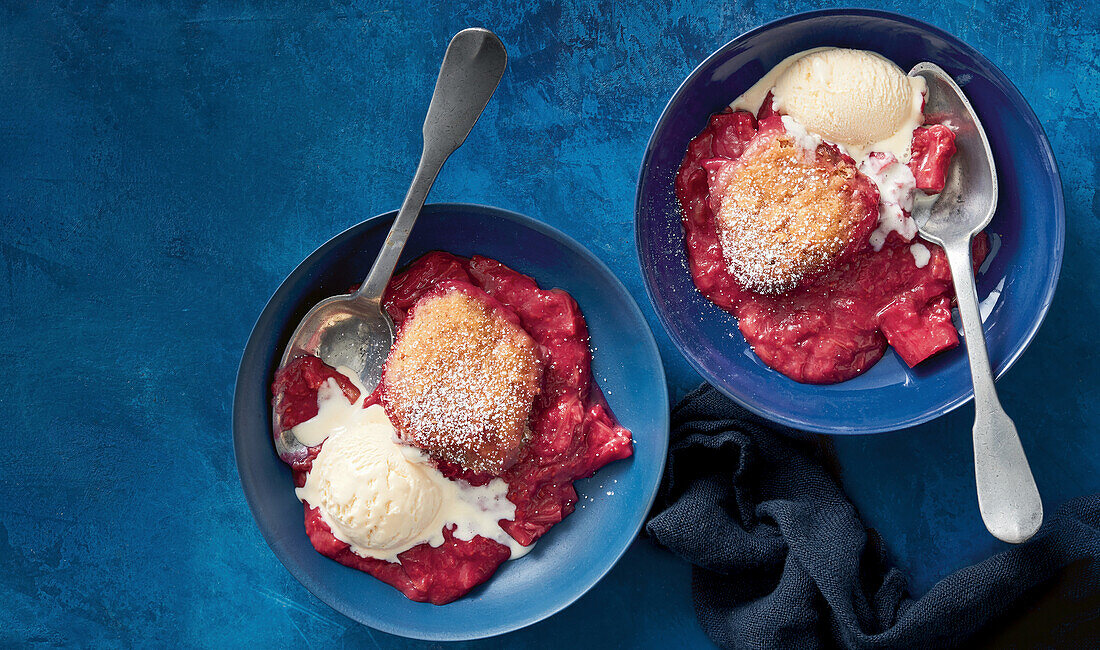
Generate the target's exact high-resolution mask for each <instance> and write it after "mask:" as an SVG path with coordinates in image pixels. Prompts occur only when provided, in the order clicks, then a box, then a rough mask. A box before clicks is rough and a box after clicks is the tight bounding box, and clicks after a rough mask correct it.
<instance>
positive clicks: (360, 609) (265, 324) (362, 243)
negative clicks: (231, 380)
mask: <svg viewBox="0 0 1100 650" xmlns="http://www.w3.org/2000/svg"><path fill="white" fill-rule="evenodd" d="M395 214H396V213H393V212H391V213H389V214H384V215H380V216H377V217H374V218H372V219H369V220H367V221H365V222H363V223H361V224H359V225H358V226H355V227H353V228H351V229H349V230H347V231H345V232H343V233H341V234H339V235H337V236H336V237H334V238H333V239H332V240H330V241H329V242H327V243H326V244H325V245H323V246H321V247H320V248H319V249H317V250H316V251H315V252H314V253H313V254H312V255H310V256H309V257H308V258H306V260H305V261H304V262H302V263H301V265H299V266H298V268H297V269H295V270H294V272H293V273H291V274H290V276H289V277H288V278H287V279H286V280H285V281H284V282H283V284H282V286H280V287H279V289H278V291H276V292H275V295H274V296H272V298H271V300H270V301H269V302H268V304H267V307H265V308H264V310H263V313H262V314H260V318H259V320H258V321H257V322H256V326H255V327H254V328H253V330H252V335H251V336H250V337H249V339H248V346H247V347H246V348H245V352H244V358H243V359H242V360H241V367H240V370H239V371H238V373H237V387H236V391H235V393H234V398H233V400H234V401H233V443H234V451H235V455H236V457H237V470H238V472H239V473H240V476H241V484H242V485H243V486H244V492H245V496H246V497H247V499H248V505H249V507H250V508H251V509H252V514H253V515H254V516H255V518H256V523H257V524H259V527H260V531H261V532H262V533H263V535H264V538H265V539H266V540H267V543H268V544H269V545H270V546H271V549H272V550H273V551H275V555H277V556H278V557H279V560H281V561H282V563H283V564H284V565H285V566H286V567H287V569H289V570H290V572H291V573H292V574H293V575H294V577H295V578H297V579H298V581H299V582H301V583H302V584H303V585H305V587H306V588H307V589H309V590H310V591H311V592H313V593H314V594H315V595H316V596H317V597H318V598H320V599H321V600H323V601H324V602H325V603H327V604H328V605H330V606H331V607H332V608H333V609H336V610H337V611H339V612H341V613H342V614H344V615H345V616H348V617H349V618H352V619H354V620H356V621H359V622H360V623H363V624H366V625H369V626H371V627H373V628H375V629H378V630H382V631H383V632H389V633H391V634H399V635H402V636H407V637H413V638H418V639H433V640H462V639H476V638H481V637H487V636H492V635H495V634H502V633H504V632H509V631H511V630H516V629H519V628H521V627H524V626H526V625H530V624H532V623H535V622H536V621H539V620H541V619H543V618H546V617H547V616H550V615H551V614H553V613H554V612H557V611H558V610H560V609H562V608H564V607H565V606H566V605H569V604H570V603H572V602H573V601H574V600H576V599H577V598H579V597H580V596H581V595H582V594H584V592H586V591H587V590H588V589H589V588H590V587H592V585H594V584H596V582H597V581H598V580H599V579H600V578H601V577H603V575H604V574H606V573H607V572H608V571H609V570H610V569H611V567H612V566H613V565H614V564H615V562H616V561H617V560H618V559H619V557H620V556H622V554H623V553H624V552H625V551H626V549H627V547H628V546H629V545H630V542H631V540H633V539H634V536H635V535H637V534H638V531H639V529H640V528H641V526H642V522H643V520H644V519H645V516H646V513H647V512H648V511H649V508H650V506H651V505H652V503H653V498H654V496H655V495H656V492H657V486H658V484H659V483H660V479H661V472H662V470H663V468H664V462H665V453H666V451H667V450H668V410H669V409H668V392H667V388H666V387H665V375H664V369H663V368H662V366H661V359H660V356H659V355H658V353H657V345H656V343H655V342H654V340H653V334H652V332H650V330H649V327H648V326H647V325H646V322H645V319H644V318H643V317H642V313H641V311H639V309H638V306H637V304H635V302H634V300H633V299H632V298H631V297H630V295H629V294H628V293H627V291H626V289H625V288H624V287H623V285H622V283H620V282H619V281H618V280H617V279H616V278H615V276H614V275H612V274H611V271H610V270H609V269H608V268H607V267H606V266H605V265H604V264H603V263H602V262H600V261H599V260H598V259H596V257H595V256H593V255H592V254H591V253H589V252H588V251H587V250H585V249H584V248H583V247H582V246H581V245H580V244H578V243H577V242H575V241H573V240H572V239H570V238H568V237H566V236H565V235H563V234H561V233H560V232H558V231H556V230H554V229H553V228H550V227H549V226H546V225H543V224H541V223H539V222H537V221H534V220H532V219H530V218H528V217H524V216H522V215H519V214H516V213H514V212H507V211H505V210H499V209H496V208H489V207H482V206H475V205H458V204H438V205H429V206H427V207H425V208H424V210H423V212H422V213H421V215H420V218H419V220H418V222H417V224H416V229H415V230H414V231H413V234H412V237H411V239H410V240H409V243H408V245H407V246H406V248H405V254H404V255H403V257H402V260H403V261H402V263H403V264H404V263H407V262H410V261H412V260H413V259H415V258H416V257H418V256H420V255H422V254H423V253H426V252H428V251H432V250H445V251H449V252H452V253H455V254H458V255H464V256H470V255H472V254H475V253H477V254H481V255H486V256H489V257H493V258H495V259H498V260H500V261H501V262H503V263H504V264H507V265H508V266H510V267H512V268H513V269H516V270H517V271H520V272H522V273H526V274H527V275H530V276H532V277H533V278H535V280H536V281H537V282H538V283H539V286H541V287H543V288H550V287H558V288H561V289H564V290H566V291H568V292H569V293H570V294H572V296H573V298H575V299H576V300H577V302H578V303H579V304H580V307H581V310H582V311H583V313H584V316H585V319H586V320H587V321H588V329H589V334H590V336H591V339H592V348H593V366H592V370H593V375H594V376H595V378H596V383H597V384H598V385H599V386H600V388H602V389H603V391H604V394H605V395H606V396H607V401H608V402H609V403H610V405H611V409H612V411H613V412H614V413H615V415H616V417H618V419H619V421H620V422H622V424H623V425H624V426H626V427H627V428H629V429H630V430H631V431H632V432H633V435H634V456H633V457H632V458H629V459H626V460H623V461H617V462H614V463H611V464H610V465H608V466H606V467H604V468H603V469H602V470H600V471H599V472H597V473H596V475H595V476H593V477H592V478H590V479H585V480H581V481H577V483H576V487H577V493H578V494H579V495H581V498H580V500H579V502H578V504H577V510H576V512H574V513H573V514H572V515H570V516H568V517H566V518H565V520H564V521H562V522H561V523H560V524H558V525H557V526H555V527H554V528H553V529H552V530H551V531H550V532H549V533H547V534H546V536H544V537H543V538H542V539H541V540H539V541H538V542H537V543H536V545H535V548H534V550H533V551H531V553H529V554H528V555H527V556H526V557H523V558H521V559H518V560H516V561H513V562H505V563H504V564H503V565H502V566H501V567H500V570H499V571H497V573H496V575H494V576H493V577H492V578H491V579H490V580H489V581H488V582H487V583H485V584H483V585H481V586H480V587H478V588H476V589H474V590H473V591H472V592H470V594H469V595H467V596H466V597H465V598H462V599H460V600H457V601H455V602H453V603H450V604H448V605H443V606H436V605H429V604H425V603H416V602H413V601H411V600H408V599H407V598H405V597H404V596H403V595H401V593H400V592H398V591H397V590H396V589H394V588H393V587H390V586H389V585H386V584H383V583H382V582H380V581H378V580H376V579H374V578H372V577H371V576H369V575H367V574H365V573H362V572H360V571H356V570H355V569H350V568H348V567H345V566H343V565H341V564H338V563H337V562H335V561H333V560H330V559H328V558H326V557H324V556H322V555H320V554H319V553H317V552H316V551H315V550H314V549H313V546H312V545H310V543H309V539H308V538H307V537H306V533H305V528H304V525H303V522H302V505H301V504H300V503H299V502H298V499H297V498H295V496H294V489H293V488H294V484H293V482H292V479H291V473H290V469H289V468H288V467H287V466H286V465H284V464H283V463H282V462H280V461H279V458H278V457H277V456H276V454H275V449H274V447H273V445H272V442H271V408H270V405H269V399H270V392H269V386H270V385H271V380H272V376H273V373H274V370H275V365H276V363H277V361H278V359H279V357H280V355H281V354H282V351H283V346H284V345H285V344H286V342H287V339H289V338H290V334H291V332H292V330H293V329H294V327H295V325H296V324H297V323H298V321H299V320H300V319H301V318H302V317H303V316H304V315H305V313H306V311H308V310H309V308H310V307H311V306H312V305H314V304H315V303H317V302H318V301H320V300H321V299H322V298H325V297H328V296H331V295H334V294H338V293H344V292H346V291H347V288H348V287H349V286H351V285H352V284H354V283H357V282H359V281H360V280H362V278H363V276H364V275H365V274H366V271H367V269H368V268H370V264H371V262H372V261H373V259H374V256H375V255H376V254H377V252H378V250H379V249H380V248H381V247H382V241H383V240H384V239H385V237H386V233H387V231H388V230H389V227H390V224H391V223H392V221H393V218H394V216H395Z"/></svg>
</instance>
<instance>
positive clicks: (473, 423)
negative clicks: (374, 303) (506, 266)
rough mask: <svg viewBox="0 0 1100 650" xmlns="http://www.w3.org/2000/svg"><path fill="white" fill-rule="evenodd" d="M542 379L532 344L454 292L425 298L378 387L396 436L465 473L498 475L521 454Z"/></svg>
mask: <svg viewBox="0 0 1100 650" xmlns="http://www.w3.org/2000/svg"><path fill="white" fill-rule="evenodd" d="M540 377H541V369H540V366H539V360H538V352H537V349H536V346H535V343H534V341H533V340H532V339H531V338H530V336H528V335H527V333H526V332H524V331H523V330H522V329H520V328H519V327H518V326H516V325H514V324H512V323H511V322H509V321H507V320H505V319H503V318H502V317H499V316H497V315H495V314H494V313H493V312H492V310H491V308H490V307H488V306H487V305H485V304H484V303H483V302H481V301H480V300H478V299H476V298H473V297H470V296H468V295H466V294H465V293H463V292H462V291H459V290H453V291H450V292H449V293H446V294H444V295H441V296H431V297H428V298H425V299H424V300H423V301H421V302H420V303H418V304H417V306H416V307H415V308H414V310H413V316H412V317H411V318H410V319H409V320H408V321H407V322H406V323H405V326H404V329H403V330H402V333H401V337H400V339H399V340H398V342H397V344H396V345H395V346H394V350H393V352H392V353H391V356H390V359H389V361H388V362H387V368H386V374H385V377H384V380H383V385H384V391H385V393H384V395H385V398H384V399H385V403H386V405H387V410H388V411H389V412H390V414H391V416H392V417H393V418H394V420H395V422H394V423H395V425H396V426H397V428H398V430H399V431H400V434H401V436H402V437H403V438H405V439H406V440H408V441H409V442H411V443H413V444H416V445H418V446H420V447H423V448H425V449H427V450H428V451H429V452H430V453H432V454H433V455H434V456H437V457H439V458H441V459H443V460H446V461H450V462H454V463H458V464H459V465H461V466H462V467H464V468H466V469H470V470H473V471H478V472H489V473H492V474H499V473H500V472H501V471H502V470H503V469H505V468H506V467H507V466H508V465H509V464H510V463H511V462H512V461H514V460H515V458H516V456H517V455H518V454H519V451H520V448H521V446H522V443H523V441H524V439H525V438H526V437H527V435H528V433H529V432H528V431H527V417H528V414H529V413H530V410H531V405H532V402H533V400H534V397H535V395H536V394H537V393H538V389H539V383H540Z"/></svg>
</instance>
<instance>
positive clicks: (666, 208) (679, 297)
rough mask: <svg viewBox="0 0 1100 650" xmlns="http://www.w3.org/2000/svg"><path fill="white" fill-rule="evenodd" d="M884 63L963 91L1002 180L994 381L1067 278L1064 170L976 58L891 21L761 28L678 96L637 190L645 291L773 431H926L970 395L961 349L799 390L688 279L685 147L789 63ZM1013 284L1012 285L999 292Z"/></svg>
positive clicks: (992, 280)
mask: <svg viewBox="0 0 1100 650" xmlns="http://www.w3.org/2000/svg"><path fill="white" fill-rule="evenodd" d="M820 46H837V47H850V48H858V49H866V50H873V51H875V52H879V53H881V54H883V55H885V56H886V57H888V58H890V59H892V60H893V61H895V62H896V63H897V64H898V65H899V66H901V68H902V69H904V70H908V69H909V68H910V67H912V66H913V65H914V64H915V63H917V62H919V61H932V62H934V63H937V64H939V65H940V66H941V67H942V68H944V69H945V70H947V72H948V73H950V74H951V75H952V76H953V77H954V78H955V80H956V81H957V82H958V83H959V85H960V86H962V88H963V90H964V91H965V92H966V94H967V96H968V97H969V98H970V102H971V103H972V104H973V105H974V108H975V110H976V111H977V113H978V116H979V117H980V118H981V120H982V124H983V125H984V126H985V130H986V133H987V134H988V135H989V139H990V143H991V145H992V147H993V155H994V157H995V158H996V162H997V172H998V174H999V177H1000V192H1001V193H1000V197H999V199H998V204H997V214H996V216H995V217H994V218H993V222H992V224H991V225H990V227H989V228H988V229H987V232H989V233H991V235H992V236H993V239H994V246H995V248H996V246H997V245H998V244H999V250H997V251H996V255H995V256H994V257H993V258H992V261H991V262H990V263H989V265H988V266H987V267H986V268H985V270H984V272H983V273H982V274H981V275H980V277H979V278H978V295H979V296H980V297H983V298H984V297H988V296H989V294H990V293H991V292H993V291H995V290H996V289H997V288H998V287H1000V288H1001V290H1002V294H1001V296H1000V298H999V300H997V303H996V305H995V306H994V307H993V310H992V313H991V314H990V315H989V317H988V319H987V320H986V322H985V329H986V340H987V341H988V343H989V352H990V356H991V360H992V362H993V364H994V367H995V369H996V373H997V376H998V377H999V376H1001V375H1002V374H1004V372H1005V371H1006V370H1008V368H1009V367H1010V366H1011V365H1012V363H1013V362H1014V361H1016V359H1017V358H1018V357H1019V356H1020V354H1022V353H1023V351H1024V349H1025V348H1026V347H1027V345H1028V343H1030V342H1031V339H1032V338H1033V337H1034V336H1035V332H1036V331H1037V330H1038V329H1039V325H1040V324H1041V323H1042V321H1043V317H1044V316H1045V315H1046V313H1047V308H1048V307H1049V306H1050V301H1051V299H1052V298H1053V296H1054V287H1055V285H1056V284H1057V281H1058V273H1059V271H1060V269H1061V266H1062V248H1063V244H1064V240H1065V205H1064V203H1063V200H1062V184H1061V181H1060V180H1059V178H1058V168H1057V166H1056V165H1055V162H1054V155H1053V154H1052V153H1051V150H1050V144H1049V143H1048V142H1047V139H1046V135H1045V134H1044V133H1043V129H1042V127H1041V126H1040V125H1039V121H1038V119H1036V117H1035V113H1034V112H1033V111H1032V110H1031V108H1030V107H1029V106H1028V105H1027V102H1025V101H1024V98H1023V97H1022V96H1021V95H1020V93H1019V91H1017V90H1016V88H1015V87H1014V86H1013V85H1012V83H1011V82H1010V81H1009V80H1008V79H1007V78H1006V77H1005V76H1004V74H1002V73H1001V71H999V70H998V69H997V68H995V67H994V66H993V64H992V63H990V62H989V60H988V59H986V58H985V57H983V56H982V55H981V54H979V53H978V52H977V51H975V50H974V49H973V48H971V47H969V46H968V45H966V44H965V43H963V42H961V41H959V40H958V39H957V38H955V37H953V36H951V35H950V34H947V33H946V32H943V31H941V30H939V29H937V28H935V27H932V26H930V25H926V24H924V23H921V22H919V21H916V20H913V19H912V18H907V17H904V16H899V15H896V14H890V13H885V12H880V11H864V10H837V11H818V12H811V13H805V14H799V15H796V16H791V17H788V18H784V19H782V20H778V21H776V22H773V23H770V24H768V25H765V26H763V27H760V28H758V29H754V30H752V31H750V32H748V33H746V34H743V35H742V36H739V37H737V38H736V39H734V40H732V41H730V42H729V43H728V44H726V45H725V46H724V47H722V48H721V49H720V50H718V51H717V52H715V53H714V54H712V55H711V56H710V57H709V58H708V59H707V60H706V61H704V62H703V63H702V64H701V65H700V66H699V67H698V68H696V69H695V71H694V72H692V73H691V76H689V77H688V78H687V80H686V81H684V83H683V84H682V85H681V86H680V88H679V89H678V90H677V91H676V94H675V95H673V96H672V99H671V100H670V101H669V103H668V106H667V107H666V108H665V110H664V113H662V115H661V118H660V121H658V122H657V127H656V128H655V129H654V131H653V135H652V136H651V137H650V140H649V147H648V149H647V150H646V154H645V160H644V162H643V163H642V169H641V174H640V176H639V179H638V194H637V202H636V206H635V210H636V215H635V236H636V239H637V245H638V254H639V256H640V259H641V265H642V276H643V279H644V281H645V286H646V291H647V293H648V294H649V298H650V300H651V301H652V302H653V306H654V309H655V310H656V312H657V316H658V317H659V318H660V320H661V323H662V324H663V325H664V326H665V328H666V329H667V330H668V333H669V336H670V338H671V339H672V342H673V344H675V345H676V347H677V348H678V349H679V350H680V352H682V353H683V354H684V356H685V357H687V359H688V361H689V362H690V363H691V365H692V366H693V367H694V368H695V369H696V370H697V371H699V373H700V374H702V375H703V377H705V378H706V380H707V381H709V382H710V383H712V384H713V385H715V386H716V387H718V388H719V389H721V390H722V392H724V393H725V394H727V395H729V396H730V397H731V398H733V399H734V400H736V401H738V402H740V403H741V404H743V405H745V406H746V407H747V408H749V409H750V410H752V411H755V412H756V413H758V414H760V415H762V416H764V417H767V418H769V419H771V420H774V421H776V422H779V423H782V424H786V425H789V426H792V427H795V428H798V429H804V430H809V431H817V432H821V433H837V434H842V433H878V432H882V431H890V430H894V429H900V428H903V427H909V426H913V425H916V424H920V423H921V422H926V421H928V420H931V419H933V418H935V417H937V416H939V415H942V414H944V413H946V412H948V411H950V410H952V409H954V408H956V407H958V406H959V405H961V404H963V403H965V402H966V401H968V400H969V399H970V398H971V397H972V396H973V390H972V387H971V384H970V374H969V372H970V371H969V366H968V365H967V361H966V354H965V351H964V350H963V349H962V348H961V347H960V348H956V349H955V350H951V351H949V352H946V353H943V354H940V355H938V356H937V357H935V358H933V359H930V360H928V361H926V362H925V363H922V364H920V365H919V366H918V367H917V368H915V369H910V368H909V367H908V366H906V365H905V363H904V362H903V361H902V360H901V359H900V358H899V357H898V356H897V355H896V354H895V353H894V351H893V350H892V349H891V350H888V351H887V353H886V355H885V356H884V357H883V359H882V360H881V361H879V362H878V364H876V365H875V366H874V367H873V368H872V369H871V370H869V371H868V372H866V373H865V374H863V375H861V376H859V377H856V378H855V379H851V380H849V381H846V382H843V383H840V384H834V385H831V386H812V385H806V384H799V383H797V382H795V381H793V380H791V379H788V378H787V377H785V376H783V375H781V374H779V373H778V372H776V371H774V370H771V369H770V368H768V367H767V366H765V365H764V363H763V362H762V361H760V359H758V358H757V357H756V355H755V354H753V352H752V350H751V349H749V346H748V344H747V343H746V342H745V339H744V337H743V336H742V335H741V333H740V331H738V330H737V325H736V322H735V320H734V319H733V317H731V316H729V315H728V314H727V313H726V312H724V311H722V310H721V309H719V308H718V307H716V306H715V305H714V304H712V303H710V302H709V301H707V300H706V299H705V298H703V296H702V295H701V294H700V293H699V292H698V291H696V289H695V285H694V284H693V283H692V280H691V276H690V274H689V272H688V266H687V259H686V256H685V253H684V235H683V229H682V227H681V225H680V211H679V205H678V203H677V201H676V196H675V193H674V191H673V179H674V177H675V174H676V170H677V169H678V168H679V166H680V162H681V160H683V157H684V152H685V151H686V150H687V146H688V142H689V141H690V140H691V139H692V138H693V137H695V135H697V134H698V133H699V131H701V130H702V129H703V127H704V126H705V125H706V122H707V117H708V116H709V115H710V114H711V113H715V112H718V111H720V110H722V109H723V108H724V107H725V106H726V105H727V104H729V102H731V101H732V100H733V99H734V98H735V97H737V96H738V95H740V94H741V93H742V92H743V91H744V90H746V89H747V88H748V87H749V86H751V85H752V84H753V83H754V82H755V81H756V80H757V79H759V78H760V77H761V76H763V75H764V73H766V72H767V71H768V70H769V69H771V67H772V66H774V65H775V64H776V63H779V62H780V61H781V60H783V59H784V58H785V57H787V56H789V55H791V54H794V53H795V52H799V51H801V50H806V49H809V48H812V47H820ZM1002 283H1003V284H1002Z"/></svg>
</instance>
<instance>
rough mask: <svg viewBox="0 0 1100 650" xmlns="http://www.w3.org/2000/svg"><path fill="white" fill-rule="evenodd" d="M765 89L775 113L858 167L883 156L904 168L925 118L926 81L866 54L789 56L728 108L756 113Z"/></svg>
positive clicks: (823, 51) (835, 51)
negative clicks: (915, 133)
mask: <svg viewBox="0 0 1100 650" xmlns="http://www.w3.org/2000/svg"><path fill="white" fill-rule="evenodd" d="M769 90H770V91H771V93H772V106H773V108H774V109H775V110H776V111H778V112H780V113H783V114H785V115H787V116H789V117H790V118H791V119H793V120H794V121H795V122H797V123H798V124H800V125H801V126H802V128H804V129H805V130H806V131H808V132H809V133H812V134H814V135H817V136H820V137H821V138H822V139H824V140H826V141H828V142H831V143H833V144H837V145H840V146H841V148H842V149H843V150H844V151H845V152H846V153H848V155H850V156H852V158H854V159H855V160H856V162H860V161H862V160H863V159H865V158H866V157H867V155H868V154H870V153H871V152H872V151H881V152H883V153H891V154H893V155H894V156H895V157H896V158H897V159H898V160H899V161H900V162H902V163H907V162H908V161H909V158H910V155H911V145H912V141H913V130H914V129H916V128H917V127H918V126H920V125H921V122H922V121H923V119H924V118H923V115H922V114H921V108H922V106H923V104H924V92H925V83H924V79H922V78H920V77H909V76H907V75H906V74H905V72H903V71H902V69H901V68H899V67H898V66H897V65H895V64H894V63H893V62H892V61H890V60H889V59H886V58H885V57H882V56H880V55H878V54H875V53H874V52H867V51H864V50H849V49H840V48H818V49H814V50H807V51H806V52H800V53H799V54H796V55H794V56H791V57H788V58H786V59H784V60H783V61H782V62H781V63H780V64H779V65H777V66H776V67H775V68H773V69H772V70H771V71H770V72H769V73H768V74H767V75H765V76H764V77H763V78H762V79H761V80H760V81H759V82H758V83H757V84H755V85H754V86H753V87H752V88H750V89H749V90H748V91H746V92H745V93H744V94H743V95H741V96H740V97H738V98H737V99H736V100H734V102H733V104H732V106H733V108H734V109H744V110H749V111H752V112H756V111H757V110H758V109H759V108H760V104H761V103H762V102H763V98H764V96H766V94H767V92H768V91H769ZM752 104H755V106H752Z"/></svg>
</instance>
